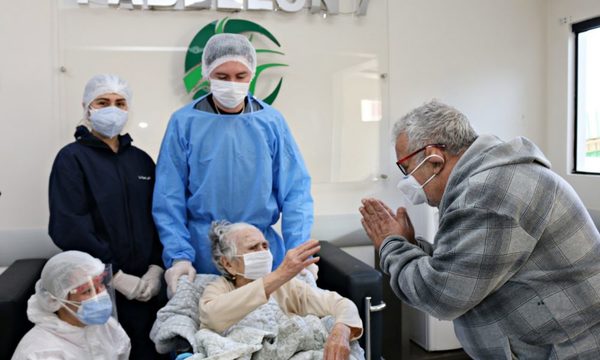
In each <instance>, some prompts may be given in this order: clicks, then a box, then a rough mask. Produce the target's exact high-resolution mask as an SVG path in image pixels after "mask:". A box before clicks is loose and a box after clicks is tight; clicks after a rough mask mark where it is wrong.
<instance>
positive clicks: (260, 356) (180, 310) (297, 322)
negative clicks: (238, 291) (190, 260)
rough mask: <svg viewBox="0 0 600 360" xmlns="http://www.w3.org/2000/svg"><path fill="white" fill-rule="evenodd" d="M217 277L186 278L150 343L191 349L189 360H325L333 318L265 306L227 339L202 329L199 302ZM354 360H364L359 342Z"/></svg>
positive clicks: (271, 303)
mask: <svg viewBox="0 0 600 360" xmlns="http://www.w3.org/2000/svg"><path fill="white" fill-rule="evenodd" d="M215 279H216V275H198V276H197V277H196V281H195V282H194V283H193V284H192V283H190V282H189V281H187V280H186V279H185V278H182V279H181V280H180V282H179V284H178V287H177V292H176V293H175V296H173V298H172V299H171V300H169V302H168V303H167V305H166V306H165V307H163V308H162V309H161V310H160V311H159V312H158V314H157V319H156V321H155V323H154V326H153V327H152V331H151V332H150V338H151V339H152V340H153V341H154V343H155V344H156V349H157V351H158V352H160V353H168V352H170V351H177V350H184V349H185V348H186V347H189V346H191V347H192V350H193V351H192V352H193V353H194V355H193V356H191V357H188V358H187V359H188V360H199V359H210V360H229V359H247V360H250V359H253V360H281V359H293V360H312V359H315V360H317V359H319V360H320V359H322V358H323V347H324V344H325V342H326V340H327V336H328V334H329V332H330V330H331V328H332V327H333V323H334V319H333V317H331V316H327V317H324V318H322V319H319V318H318V317H316V316H314V315H307V316H298V315H288V314H285V313H284V312H283V311H282V310H281V308H280V307H279V305H277V303H276V302H275V301H274V300H271V301H269V302H268V303H267V304H265V305H262V306H260V307H259V308H257V309H256V310H254V311H253V312H251V313H250V314H248V315H247V316H246V317H245V318H243V319H242V320H241V321H240V322H238V323H237V324H235V325H233V326H232V327H231V328H229V329H228V330H227V331H226V332H225V333H224V334H223V336H222V335H220V334H218V333H216V332H213V331H211V330H209V329H200V323H199V322H198V318H199V316H198V302H199V300H200V297H201V295H202V292H203V291H204V287H205V286H206V285H207V284H208V283H210V282H211V281H213V280H215ZM350 345H351V357H350V359H352V360H361V359H364V352H363V350H362V349H361V348H360V346H359V345H358V342H357V341H353V342H351V344H350Z"/></svg>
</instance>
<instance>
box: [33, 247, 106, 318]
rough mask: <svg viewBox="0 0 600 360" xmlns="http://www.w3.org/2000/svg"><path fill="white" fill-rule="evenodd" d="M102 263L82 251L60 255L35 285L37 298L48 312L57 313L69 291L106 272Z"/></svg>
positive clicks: (50, 263)
mask: <svg viewBox="0 0 600 360" xmlns="http://www.w3.org/2000/svg"><path fill="white" fill-rule="evenodd" d="M105 268H106V267H105V265H104V263H102V261H100V260H98V259H96V258H95V257H93V256H91V255H89V254H87V253H84V252H81V251H65V252H62V253H59V254H57V255H55V256H53V257H52V258H50V260H48V262H47V263H46V265H44V268H43V269H42V276H41V278H40V280H38V281H37V283H36V284H35V296H36V297H37V299H38V302H39V303H40V305H41V306H42V308H44V309H45V310H47V311H50V312H55V311H57V310H58V309H60V307H61V306H62V304H61V302H60V301H59V300H65V299H66V298H67V295H68V294H69V291H71V290H73V289H74V288H76V287H77V286H79V285H81V284H84V283H86V282H88V281H89V280H90V279H91V278H93V277H94V276H97V275H100V274H101V273H102V272H104V270H105Z"/></svg>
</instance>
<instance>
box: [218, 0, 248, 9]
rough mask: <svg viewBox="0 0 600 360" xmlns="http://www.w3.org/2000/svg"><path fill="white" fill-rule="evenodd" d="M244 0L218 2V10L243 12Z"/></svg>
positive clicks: (219, 0)
mask: <svg viewBox="0 0 600 360" xmlns="http://www.w3.org/2000/svg"><path fill="white" fill-rule="evenodd" d="M243 8H244V0H217V9H219V10H242V9H243Z"/></svg>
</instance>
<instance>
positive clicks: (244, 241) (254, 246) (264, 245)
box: [234, 228, 269, 256]
mask: <svg viewBox="0 0 600 360" xmlns="http://www.w3.org/2000/svg"><path fill="white" fill-rule="evenodd" d="M234 236H235V246H236V248H237V254H236V255H238V256H241V255H244V254H247V253H250V252H255V251H263V250H269V242H268V241H267V240H266V239H265V236H264V235H263V233H262V232H260V231H259V230H258V229H254V228H250V229H243V230H238V231H237V232H235V233H234Z"/></svg>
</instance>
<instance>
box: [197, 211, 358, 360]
mask: <svg viewBox="0 0 600 360" xmlns="http://www.w3.org/2000/svg"><path fill="white" fill-rule="evenodd" d="M209 237H210V239H211V242H212V256H213V261H214V262H215V264H216V266H217V268H218V269H219V270H220V271H221V273H222V275H223V276H221V277H219V278H218V279H217V280H215V281H214V282H212V283H210V284H208V285H207V286H206V288H205V289H204V293H203V295H202V297H201V299H200V306H199V315H200V322H201V323H202V326H203V327H206V328H208V329H211V330H213V331H215V332H217V333H223V332H224V331H226V329H228V328H230V327H231V326H232V325H234V324H236V323H238V322H239V321H240V320H241V319H243V318H244V317H246V316H247V315H248V314H249V313H251V312H253V311H254V310H256V309H257V308H259V307H260V306H262V305H265V304H267V303H269V302H270V301H274V302H275V303H276V304H277V305H278V306H279V307H280V308H281V310H283V312H284V313H285V314H293V315H299V316H305V315H316V316H318V317H324V316H327V315H331V316H333V318H334V322H333V323H334V325H333V327H332V328H331V329H330V331H329V334H328V336H327V338H326V341H325V344H324V348H323V358H324V359H348V358H349V356H350V341H352V340H356V339H358V338H359V337H360V336H361V335H362V321H361V319H360V317H359V314H358V310H357V308H356V306H355V305H354V303H352V302H351V301H350V300H348V299H346V298H343V297H342V296H340V295H338V294H337V293H336V292H332V291H327V290H322V289H318V288H316V287H313V286H311V285H309V284H308V283H307V282H304V281H301V280H299V279H297V278H296V275H297V274H298V273H300V272H301V271H302V270H303V269H305V268H306V267H307V266H309V265H311V264H314V263H316V262H317V261H318V260H319V258H318V257H313V255H315V254H316V253H317V252H318V251H319V249H320V246H319V242H318V241H316V240H309V241H308V242H306V243H304V244H302V245H300V246H298V247H296V248H294V249H292V250H289V251H288V252H287V254H286V255H285V258H284V260H283V262H282V264H281V265H280V266H279V267H278V268H277V269H276V270H274V271H271V267H272V259H273V257H272V255H271V252H270V251H269V243H268V242H267V240H266V239H265V237H264V236H263V234H262V233H261V232H260V230H258V229H257V228H256V227H254V226H252V225H249V224H246V223H234V224H231V223H228V222H226V221H221V222H213V224H212V226H211V230H210V233H209Z"/></svg>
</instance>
